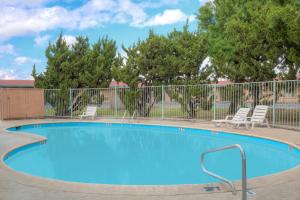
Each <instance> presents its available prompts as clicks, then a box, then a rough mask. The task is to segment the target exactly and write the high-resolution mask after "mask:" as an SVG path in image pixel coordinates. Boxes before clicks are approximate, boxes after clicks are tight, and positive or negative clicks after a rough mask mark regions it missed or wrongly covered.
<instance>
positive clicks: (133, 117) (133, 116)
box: [131, 110, 136, 119]
mask: <svg viewBox="0 0 300 200" xmlns="http://www.w3.org/2000/svg"><path fill="white" fill-rule="evenodd" d="M135 113H136V110H135V111H134V112H133V115H132V116H131V119H133V118H134V116H135Z"/></svg>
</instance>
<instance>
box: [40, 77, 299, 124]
mask: <svg viewBox="0 0 300 200" xmlns="http://www.w3.org/2000/svg"><path fill="white" fill-rule="evenodd" d="M87 105H97V107H98V109H97V116H98V117H103V118H123V117H125V118H129V117H135V118H154V119H155V118H156V119H157V118H159V119H194V120H206V121H209V120H212V119H223V118H225V117H226V115H230V114H234V113H235V112H236V111H237V109H238V108H240V107H249V108H252V109H253V108H254V106H255V105H268V106H269V111H268V119H269V122H270V123H271V124H272V125H273V126H274V127H276V126H278V127H279V126H280V127H287V128H300V81H299V80H294V81H270V82H256V83H235V84H226V85H220V84H209V85H182V86H181V85H170V86H153V87H142V88H137V89H130V88H127V87H123V88H118V87H116V88H105V89H102V88H93V89H92V88H88V89H87V88H84V89H69V90H65V91H63V90H45V110H46V113H45V115H46V116H48V117H78V115H80V114H81V113H82V112H83V111H84V110H85V109H86V107H87Z"/></svg>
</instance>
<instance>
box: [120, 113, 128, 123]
mask: <svg viewBox="0 0 300 200" xmlns="http://www.w3.org/2000/svg"><path fill="white" fill-rule="evenodd" d="M126 114H127V110H125V112H124V115H123V117H122V120H121V122H123V121H124V119H125V117H126Z"/></svg>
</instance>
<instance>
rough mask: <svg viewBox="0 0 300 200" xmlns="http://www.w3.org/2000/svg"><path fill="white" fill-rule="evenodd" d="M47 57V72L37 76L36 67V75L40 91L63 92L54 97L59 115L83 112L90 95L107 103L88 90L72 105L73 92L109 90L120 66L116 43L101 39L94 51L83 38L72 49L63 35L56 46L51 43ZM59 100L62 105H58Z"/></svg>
mask: <svg viewBox="0 0 300 200" xmlns="http://www.w3.org/2000/svg"><path fill="white" fill-rule="evenodd" d="M46 57H47V66H46V71H45V72H44V73H41V74H37V73H36V69H35V66H34V68H33V72H32V75H33V77H34V79H35V85H36V87H41V88H45V89H60V90H59V92H57V93H55V95H52V97H51V98H52V99H53V100H49V101H51V102H52V104H53V106H54V107H55V110H56V112H57V114H58V115H59V114H61V115H65V114H69V112H70V111H71V110H74V109H75V110H78V109H81V107H80V105H81V102H83V101H84V99H86V98H87V95H89V97H88V99H90V100H92V99H99V101H98V102H99V103H101V102H102V100H103V96H101V94H100V96H99V94H87V93H86V91H85V90H81V92H79V93H76V96H75V98H74V101H73V102H72V104H71V105H69V103H70V102H69V89H70V88H97V87H107V86H108V85H109V83H110V82H111V79H112V72H111V70H112V68H113V66H114V65H116V64H118V63H119V62H120V57H119V56H118V55H117V48H116V43H115V41H113V40H110V39H108V38H107V37H104V38H101V39H99V40H98V41H97V42H96V43H95V44H94V45H93V47H91V46H90V44H89V39H88V38H87V37H82V36H79V37H77V38H76V42H75V43H74V44H73V45H72V46H69V45H68V44H67V43H66V41H65V40H64V38H63V35H62V34H60V36H59V38H58V39H57V41H56V42H55V43H54V44H51V43H49V45H48V47H47V49H46ZM91 95H93V96H91ZM95 95H97V96H95ZM55 98H56V100H57V99H60V100H61V101H60V102H56V100H55ZM101 99H102V100H101ZM84 102H86V101H84Z"/></svg>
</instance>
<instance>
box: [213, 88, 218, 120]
mask: <svg viewBox="0 0 300 200" xmlns="http://www.w3.org/2000/svg"><path fill="white" fill-rule="evenodd" d="M213 91H214V92H213V95H214V108H213V110H214V120H216V93H217V85H216V84H214V89H213Z"/></svg>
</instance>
